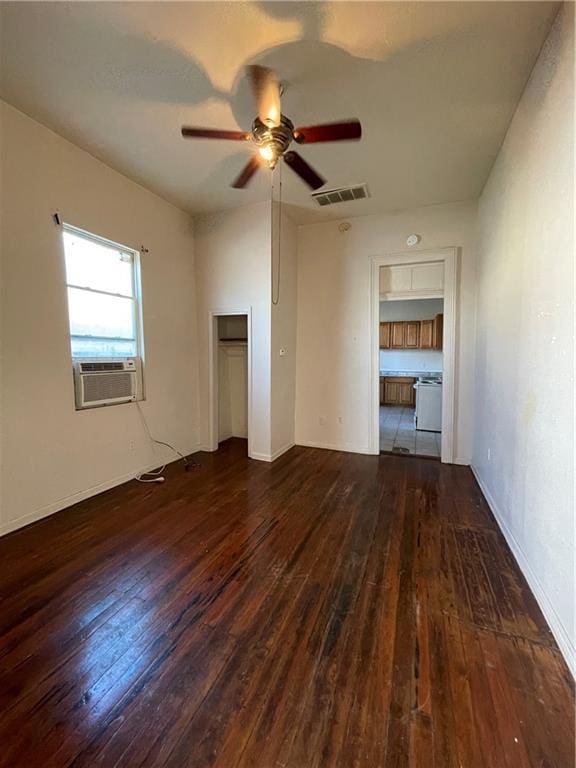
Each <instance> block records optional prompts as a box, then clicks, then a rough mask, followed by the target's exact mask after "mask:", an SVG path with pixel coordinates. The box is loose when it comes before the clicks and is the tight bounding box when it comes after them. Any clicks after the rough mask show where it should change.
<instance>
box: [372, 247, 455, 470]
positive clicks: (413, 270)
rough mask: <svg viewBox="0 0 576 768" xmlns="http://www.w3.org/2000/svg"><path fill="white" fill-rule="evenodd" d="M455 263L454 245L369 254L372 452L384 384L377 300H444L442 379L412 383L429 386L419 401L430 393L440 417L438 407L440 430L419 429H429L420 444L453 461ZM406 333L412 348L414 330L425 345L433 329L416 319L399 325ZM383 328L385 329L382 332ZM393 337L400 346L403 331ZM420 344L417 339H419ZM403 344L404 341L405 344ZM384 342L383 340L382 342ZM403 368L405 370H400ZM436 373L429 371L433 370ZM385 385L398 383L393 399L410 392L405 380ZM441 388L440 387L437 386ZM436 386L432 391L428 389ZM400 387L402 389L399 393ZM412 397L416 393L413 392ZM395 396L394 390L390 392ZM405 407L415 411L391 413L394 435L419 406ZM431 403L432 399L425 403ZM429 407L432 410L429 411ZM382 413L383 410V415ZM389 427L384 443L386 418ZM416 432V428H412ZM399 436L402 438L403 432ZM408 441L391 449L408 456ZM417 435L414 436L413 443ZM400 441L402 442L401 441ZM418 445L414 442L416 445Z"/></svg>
mask: <svg viewBox="0 0 576 768" xmlns="http://www.w3.org/2000/svg"><path fill="white" fill-rule="evenodd" d="M457 264H458V250H457V248H454V247H447V248H438V249H434V250H426V251H425V250H422V251H409V252H403V253H391V254H386V255H382V256H373V257H372V258H371V318H372V322H371V339H372V341H371V344H372V365H371V382H370V388H371V393H372V396H371V403H370V411H371V422H372V431H371V438H370V452H371V453H374V454H378V453H380V432H381V427H380V420H381V419H380V416H381V413H380V401H381V394H382V393H381V390H382V386H383V382H382V381H381V377H380V353H381V345H382V344H381V341H382V340H381V337H380V334H381V328H380V303H381V300H385V301H390V302H392V301H413V300H420V299H427V300H431V299H441V300H442V313H441V314H442V321H441V324H440V323H437V325H436V333H440V335H441V351H442V371H441V381H439V378H440V377H438V376H436V377H434V376H430V377H425V376H423V377H422V378H430V379H432V381H422V382H418V381H417V380H416V381H414V382H413V383H412V385H411V386H412V388H413V386H414V384H420V383H421V384H422V387H423V392H422V393H423V394H424V386H425V385H430V387H429V390H428V391H427V392H426V395H425V397H424V399H423V402H424V401H425V400H426V399H427V398H428V396H430V398H428V399H430V400H432V403H431V410H432V417H434V416H436V417H437V415H438V410H440V419H441V426H440V431H439V432H436V431H435V429H420V430H417V431H418V432H422V433H424V432H430V433H432V434H430V435H428V436H427V438H425V437H424V436H422V438H421V440H420V441H419V442H420V444H421V445H422V444H424V443H426V444H427V445H426V447H427V448H428V452H429V453H431V452H432V448H433V445H432V443H433V442H435V443H436V444H437V442H438V441H439V442H440V460H441V461H442V462H443V463H445V464H451V463H453V459H454V417H455V410H456V407H455V392H456V389H455V383H456V382H455V378H456V377H455V367H456V299H457ZM425 319H426V320H428V321H433V320H434V318H433V317H429V318H425ZM403 331H404V333H406V334H407V339H408V341H407V343H406V344H407V345H408V346H409V347H410V346H411V348H412V349H415V347H414V346H413V345H415V344H416V343H417V342H416V338H419V337H417V336H416V334H417V333H418V332H421V333H423V334H424V338H425V342H424V344H425V345H426V344H427V343H428V342H427V341H426V339H427V338H428V334H429V333H430V332H432V333H434V323H433V322H429V323H427V324H425V326H424V328H422V327H420V328H418V329H417V328H416V325H415V324H414V323H411V324H410V325H409V326H408V327H405V328H404V329H403ZM383 332H384V331H383ZM396 334H397V335H396V339H395V340H394V344H397V345H398V349H399V345H400V344H401V341H400V339H401V338H402V337H401V334H402V330H401V329H400V327H399V326H398V327H397V328H396ZM418 343H419V342H418ZM406 344H405V345H406ZM383 346H385V344H384V345H383ZM402 372H404V371H402ZM434 372H436V371H433V373H434ZM422 373H425V372H422ZM399 378H414V379H417V378H420V377H414V376H413V377H399ZM389 384H391V385H394V384H396V385H397V386H398V389H399V391H398V394H397V397H398V398H401V399H407V398H408V391H409V390H410V386H409V382H407V381H401V382H394V381H392V382H389ZM439 384H440V386H439V387H438V385H439ZM434 386H436V389H435V390H433V389H432V387H434ZM400 389H401V390H402V391H401V392H400ZM415 395H416V391H415ZM392 396H393V394H392ZM438 401H440V403H441V407H440V409H438ZM400 404H401V405H402V406H404V407H406V408H410V409H411V408H412V407H414V414H412V411H411V410H410V412H406V413H404V414H400V413H399V412H395V413H396V416H395V419H396V420H397V422H398V424H397V427H396V433H398V431H399V429H400V431H402V430H406V431H407V430H408V428H409V427H410V420H411V419H413V418H414V416H416V417H417V418H419V416H418V414H417V413H416V411H417V410H418V409H417V405H416V399H415V400H414V403H413V404H412V402H410V403H409V404H408V403H404V402H401V403H400ZM428 405H430V403H429V404H428ZM428 411H430V409H428ZM384 415H385V414H384ZM428 417H429V413H427V414H426V416H425V418H424V422H423V423H422V422H421V421H419V426H420V427H422V426H423V425H426V423H427V421H426V420H427V419H428ZM387 427H388V431H387V434H386V437H387V440H386V443H387V446H389V445H390V437H391V432H392V430H393V429H394V425H393V423H391V422H390V421H389V422H388V425H387ZM415 431H416V430H415ZM401 437H403V436H402V435H401ZM405 437H406V438H407V439H405V440H399V441H398V443H399V444H398V445H397V446H396V447H398V448H405V449H408V450H406V451H394V453H407V454H410V443H409V439H408V437H407V436H405ZM415 440H416V435H414V443H415ZM394 442H395V440H392V448H394ZM402 443H404V444H402ZM415 447H416V446H415Z"/></svg>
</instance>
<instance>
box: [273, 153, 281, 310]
mask: <svg viewBox="0 0 576 768" xmlns="http://www.w3.org/2000/svg"><path fill="white" fill-rule="evenodd" d="M276 167H277V169H278V267H277V270H278V271H277V274H276V299H274V226H272V275H271V277H272V304H273V305H274V306H277V304H278V302H279V301H280V263H281V257H282V163H279V164H278V165H277V166H276ZM274 173H275V171H272V225H274Z"/></svg>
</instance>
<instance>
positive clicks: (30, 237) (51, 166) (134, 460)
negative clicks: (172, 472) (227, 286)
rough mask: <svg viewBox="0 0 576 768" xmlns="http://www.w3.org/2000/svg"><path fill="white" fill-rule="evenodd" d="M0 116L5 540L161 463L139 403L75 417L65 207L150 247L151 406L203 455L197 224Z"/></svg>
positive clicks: (183, 443) (161, 426) (158, 419)
mask: <svg viewBox="0 0 576 768" xmlns="http://www.w3.org/2000/svg"><path fill="white" fill-rule="evenodd" d="M0 109H1V111H0V119H1V129H2V144H1V153H2V154H1V161H2V165H1V180H2V196H1V217H2V232H1V256H2V280H1V289H2V326H1V327H2V356H3V359H2V371H1V395H2V417H3V428H2V472H1V476H2V505H1V509H0V532H5V531H7V530H11V529H13V528H17V527H19V526H21V525H24V524H26V523H29V522H31V521H33V520H36V519H39V518H40V517H43V516H44V515H46V514H50V513H51V512H53V511H55V510H57V509H60V508H62V507H65V506H68V505H69V504H72V503H74V502H75V501H77V500H79V499H80V498H84V497H86V496H89V495H93V494H95V493H97V492H98V491H100V490H102V489H104V488H106V487H109V486H111V485H114V484H116V483H118V482H121V481H123V480H125V479H128V478H130V477H132V476H134V474H135V473H136V472H138V471H139V470H140V469H142V468H143V467H149V466H150V464H151V463H152V462H153V461H154V453H153V450H152V447H151V446H150V443H149V441H148V439H147V438H146V435H145V432H144V429H143V425H142V424H141V421H140V419H139V416H138V411H137V409H136V406H135V405H134V404H127V405H118V406H113V407H110V408H100V409H95V410H89V411H82V412H77V411H75V409H74V391H73V383H72V368H71V361H70V346H69V337H68V317H67V306H66V287H65V270H64V260H63V250H62V239H61V230H60V229H59V228H58V227H57V226H56V225H55V224H54V222H53V221H52V214H53V213H54V211H56V210H58V211H60V212H61V214H62V216H63V217H64V220H65V221H67V222H69V223H71V224H75V225H77V226H79V227H82V228H83V229H86V230H89V231H90V232H94V233H97V234H99V235H103V236H104V237H107V238H110V239H112V240H115V241H117V242H120V243H122V244H125V245H127V246H130V247H133V248H135V249H139V248H140V245H141V244H144V245H145V246H146V247H147V248H148V250H149V253H147V254H144V255H143V257H142V292H143V314H144V337H145V354H146V366H145V368H146V393H147V400H146V402H145V403H143V404H142V405H143V409H144V410H145V412H146V414H147V416H148V419H149V423H150V428H151V430H152V432H153V433H155V434H156V435H157V436H158V438H159V439H161V440H165V441H168V442H171V443H173V444H174V445H175V446H177V447H178V449H179V450H180V451H182V452H190V451H192V450H194V449H195V448H196V446H197V442H198V430H197V426H198V425H197V413H198V402H197V381H196V378H197V374H196V364H195V362H196V343H195V315H194V308H193V304H194V274H193V237H192V223H191V220H190V218H189V217H188V216H187V215H186V214H184V213H182V212H181V211H179V210H177V209H176V208H174V207H173V206H171V205H169V204H168V203H166V202H165V201H163V200H161V199H160V198H158V197H156V196H155V195H153V194H152V193H150V192H148V191H146V190H145V189H143V188H142V187H140V186H138V185H137V184H135V183H133V182H131V181H129V180H128V179H126V178H125V177H124V176H121V175H120V174H118V173H116V172H115V171H113V170H111V169H110V168H108V167H107V166H105V165H103V164H102V163H101V162H99V161H97V160H95V159H94V158H93V157H91V156H90V155H88V154H87V153H85V152H83V151H82V150H80V149H78V148H77V147H75V146H74V145H72V144H70V143H69V142H67V141H65V140H64V139H62V138H60V137H59V136H57V135H56V134H54V133H52V132H51V131H49V130H48V129H46V128H44V127H43V126H41V125H39V124H38V123H36V122H34V121H33V120H31V119H30V118H28V117H26V116H24V115H23V114H22V113H20V112H18V111H17V110H15V109H13V108H12V107H10V106H8V105H6V104H2V105H1V107H0ZM131 446H132V447H131ZM160 455H161V456H164V458H169V459H170V460H172V458H173V456H172V455H171V454H170V453H169V452H166V453H164V454H160Z"/></svg>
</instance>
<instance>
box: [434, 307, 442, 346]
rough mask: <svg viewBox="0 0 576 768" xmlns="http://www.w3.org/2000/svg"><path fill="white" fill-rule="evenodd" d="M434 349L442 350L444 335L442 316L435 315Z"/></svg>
mask: <svg viewBox="0 0 576 768" xmlns="http://www.w3.org/2000/svg"><path fill="white" fill-rule="evenodd" d="M433 335H434V339H433V341H434V349H442V338H443V335H444V315H436V317H435V318H434V334H433Z"/></svg>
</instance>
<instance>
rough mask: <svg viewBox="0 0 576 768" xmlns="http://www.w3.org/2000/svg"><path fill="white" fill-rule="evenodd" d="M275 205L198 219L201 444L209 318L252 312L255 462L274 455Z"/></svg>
mask: <svg viewBox="0 0 576 768" xmlns="http://www.w3.org/2000/svg"><path fill="white" fill-rule="evenodd" d="M270 246H271V206H270V203H268V202H266V203H258V204H256V205H250V206H246V207H244V208H236V209H235V210H232V211H226V212H224V213H218V214H210V215H206V216H200V217H198V218H197V219H196V223H195V263H196V286H197V306H198V349H199V380H200V402H201V408H200V428H201V442H202V445H203V446H204V447H209V408H208V404H209V381H210V379H209V374H210V360H209V315H210V312H222V313H223V314H226V313H227V312H230V311H233V310H238V311H244V310H248V309H251V312H252V338H251V354H252V360H251V369H252V371H251V372H252V402H251V408H252V415H251V424H249V429H250V428H251V432H250V443H251V453H252V455H253V456H254V457H256V458H259V457H264V458H267V457H269V456H270V452H271V436H270V432H271V424H270V407H271V406H270V401H271V373H270V348H271V310H270V301H271V292H270V285H271V281H270V270H271V255H270Z"/></svg>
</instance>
